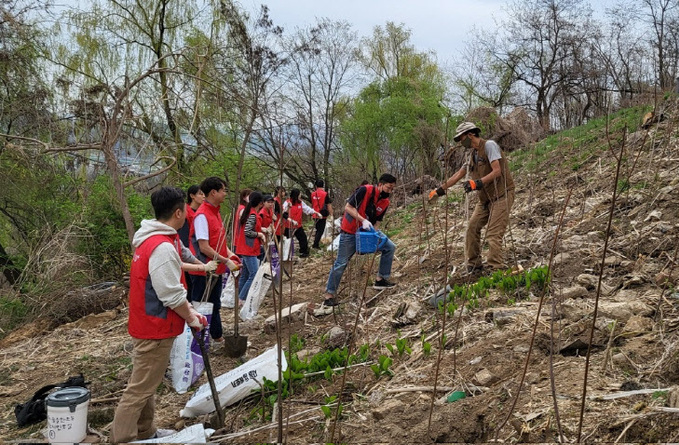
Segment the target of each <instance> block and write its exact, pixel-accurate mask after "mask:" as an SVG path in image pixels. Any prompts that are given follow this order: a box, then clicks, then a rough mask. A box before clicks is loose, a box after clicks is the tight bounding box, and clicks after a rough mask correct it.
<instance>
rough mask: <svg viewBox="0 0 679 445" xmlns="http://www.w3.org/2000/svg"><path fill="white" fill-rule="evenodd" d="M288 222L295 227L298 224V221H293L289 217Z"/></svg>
mask: <svg viewBox="0 0 679 445" xmlns="http://www.w3.org/2000/svg"><path fill="white" fill-rule="evenodd" d="M290 223H291V224H292V225H293V226H295V227H297V226H298V225H299V223H298V222H297V221H295V220H294V219H291V220H290Z"/></svg>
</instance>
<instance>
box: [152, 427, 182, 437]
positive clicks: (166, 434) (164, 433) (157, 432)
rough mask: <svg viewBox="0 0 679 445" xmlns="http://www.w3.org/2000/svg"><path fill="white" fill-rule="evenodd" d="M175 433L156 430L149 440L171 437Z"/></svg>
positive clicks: (173, 431)
mask: <svg viewBox="0 0 679 445" xmlns="http://www.w3.org/2000/svg"><path fill="white" fill-rule="evenodd" d="M176 432H177V431H175V430H166V429H163V428H158V429H157V430H156V432H155V433H154V434H153V436H151V437H149V439H160V438H161V437H167V436H171V435H173V434H174V433H176Z"/></svg>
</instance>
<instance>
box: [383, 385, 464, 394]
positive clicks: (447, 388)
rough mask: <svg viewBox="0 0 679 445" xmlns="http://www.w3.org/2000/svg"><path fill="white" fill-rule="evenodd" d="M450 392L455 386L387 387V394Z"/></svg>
mask: <svg viewBox="0 0 679 445" xmlns="http://www.w3.org/2000/svg"><path fill="white" fill-rule="evenodd" d="M434 390H435V391H436V392H448V391H452V390H453V388H452V387H451V386H437V387H436V389H434V387H433V386H410V387H404V388H393V389H387V390H386V391H385V392H386V393H387V394H399V393H402V392H419V391H422V392H433V391H434Z"/></svg>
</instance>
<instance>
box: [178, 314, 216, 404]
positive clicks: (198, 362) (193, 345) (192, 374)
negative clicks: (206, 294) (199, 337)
mask: <svg viewBox="0 0 679 445" xmlns="http://www.w3.org/2000/svg"><path fill="white" fill-rule="evenodd" d="M193 307H194V309H196V311H198V313H200V314H202V315H205V317H207V319H208V326H209V324H210V320H211V319H212V303H209V302H205V303H199V302H194V303H193ZM209 331H210V329H209V327H208V328H206V329H205V330H203V340H204V341H205V345H206V346H208V344H209V341H210V334H209ZM204 369H205V363H204V362H203V354H201V352H200V346H199V345H198V343H197V342H196V340H195V338H194V337H193V332H191V328H190V327H189V325H187V324H186V323H184V331H183V332H182V333H181V334H179V335H178V336H177V338H175V339H174V343H173V344H172V350H171V351H170V370H171V371H172V387H173V388H174V389H175V391H177V393H179V394H184V393H185V392H186V391H187V390H188V389H189V387H190V386H191V385H193V384H194V383H196V381H197V380H198V378H199V377H200V376H201V374H203V370H204Z"/></svg>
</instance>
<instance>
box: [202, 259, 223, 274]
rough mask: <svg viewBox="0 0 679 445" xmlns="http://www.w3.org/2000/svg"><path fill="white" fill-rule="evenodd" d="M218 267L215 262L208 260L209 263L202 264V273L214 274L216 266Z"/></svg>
mask: <svg viewBox="0 0 679 445" xmlns="http://www.w3.org/2000/svg"><path fill="white" fill-rule="evenodd" d="M218 265H219V264H217V262H216V261H214V260H210V261H208V262H207V263H205V264H203V271H205V272H214V271H215V270H217V266H218Z"/></svg>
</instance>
